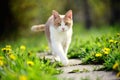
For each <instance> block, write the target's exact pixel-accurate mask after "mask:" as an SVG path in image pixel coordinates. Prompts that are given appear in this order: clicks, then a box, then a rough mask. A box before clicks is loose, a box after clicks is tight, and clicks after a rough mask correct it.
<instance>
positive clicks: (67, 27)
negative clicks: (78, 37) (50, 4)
mask: <svg viewBox="0 0 120 80" xmlns="http://www.w3.org/2000/svg"><path fill="white" fill-rule="evenodd" d="M72 26H73V19H72V10H69V11H67V12H66V14H65V15H60V14H59V13H58V12H57V11H55V10H53V11H52V15H51V16H50V17H49V19H48V21H47V22H46V24H41V25H34V26H32V28H31V30H32V31H45V34H46V38H47V40H48V44H49V46H50V48H51V50H52V54H53V55H54V56H55V59H56V60H57V61H61V62H62V64H63V65H65V66H66V65H68V64H69V60H68V58H67V52H68V48H69V45H70V43H71V38H72V33H73V31H72Z"/></svg>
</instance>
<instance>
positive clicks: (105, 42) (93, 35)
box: [0, 24, 120, 80]
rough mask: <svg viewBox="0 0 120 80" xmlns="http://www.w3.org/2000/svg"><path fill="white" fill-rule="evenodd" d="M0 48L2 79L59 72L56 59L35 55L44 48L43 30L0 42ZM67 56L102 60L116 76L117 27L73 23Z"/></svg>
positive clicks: (49, 79)
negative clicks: (84, 25) (90, 26)
mask: <svg viewBox="0 0 120 80" xmlns="http://www.w3.org/2000/svg"><path fill="white" fill-rule="evenodd" d="M24 34H27V33H24ZM0 49H1V51H0V79H2V80H8V79H9V80H13V79H15V80H18V79H19V80H27V79H33V80H56V79H57V78H55V77H53V76H52V75H54V74H59V73H61V71H60V70H56V66H57V62H55V63H52V64H51V62H50V61H49V60H45V59H39V57H38V56H36V53H37V52H43V51H48V46H47V40H46V38H45V34H44V32H40V33H30V35H24V36H23V37H20V38H18V39H17V40H14V41H13V40H11V41H10V40H6V41H3V42H0ZM118 56H119V57H118ZM68 57H69V58H78V59H80V60H82V61H83V63H84V64H103V65H104V66H105V70H114V71H116V72H117V76H120V30H119V28H116V27H106V26H105V27H104V26H103V27H102V28H99V29H95V28H93V29H91V30H85V29H84V28H83V27H82V26H80V25H78V24H75V25H74V26H73V38H72V43H71V45H70V48H69V52H68Z"/></svg>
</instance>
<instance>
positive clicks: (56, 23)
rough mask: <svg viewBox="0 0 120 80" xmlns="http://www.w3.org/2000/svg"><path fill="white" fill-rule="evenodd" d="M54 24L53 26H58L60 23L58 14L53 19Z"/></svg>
mask: <svg viewBox="0 0 120 80" xmlns="http://www.w3.org/2000/svg"><path fill="white" fill-rule="evenodd" d="M54 25H55V27H58V26H60V25H61V18H60V16H58V17H57V18H56V19H54Z"/></svg>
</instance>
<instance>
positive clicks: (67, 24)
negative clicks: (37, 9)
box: [52, 10, 73, 32]
mask: <svg viewBox="0 0 120 80" xmlns="http://www.w3.org/2000/svg"><path fill="white" fill-rule="evenodd" d="M52 15H53V20H54V27H55V29H56V30H58V31H59V32H65V31H67V30H69V29H70V28H72V25H73V19H72V10H69V11H68V12H66V14H65V15H60V14H59V13H58V12H57V11H55V10H53V12H52Z"/></svg>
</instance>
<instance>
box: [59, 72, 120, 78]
mask: <svg viewBox="0 0 120 80" xmlns="http://www.w3.org/2000/svg"><path fill="white" fill-rule="evenodd" d="M57 77H58V80H119V79H117V78H116V75H115V73H113V72H106V71H90V72H83V73H70V74H67V73H63V74H60V75H58V76H57Z"/></svg>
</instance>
